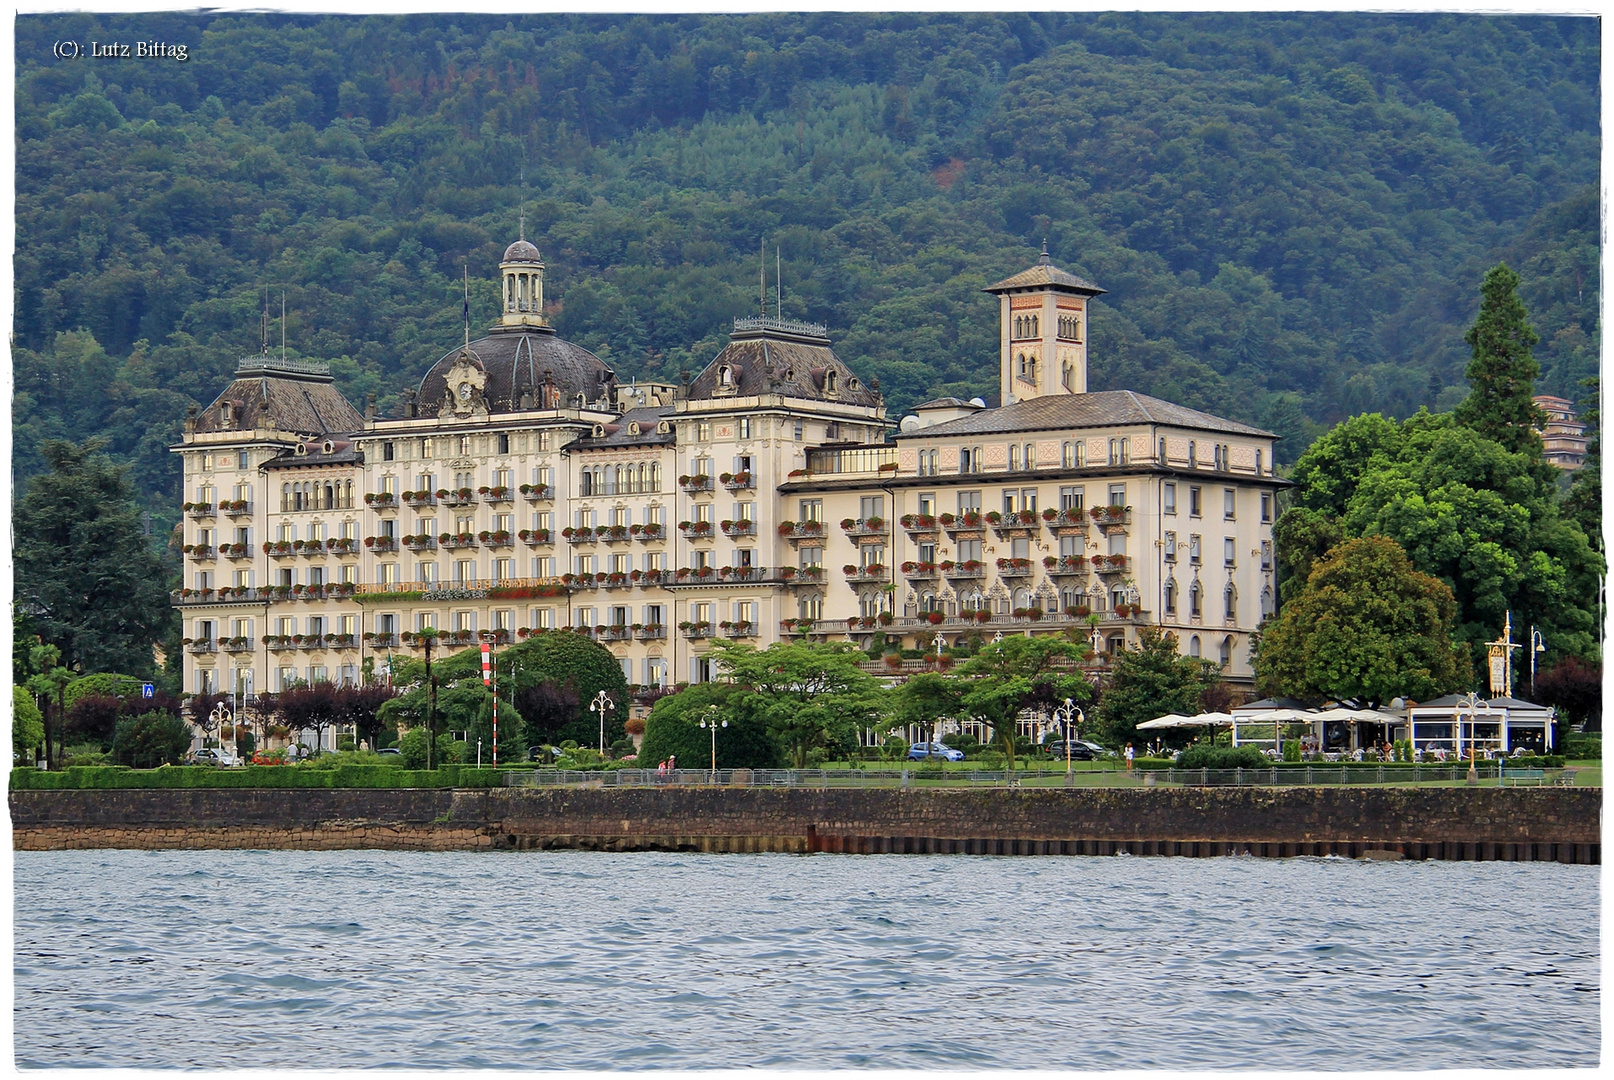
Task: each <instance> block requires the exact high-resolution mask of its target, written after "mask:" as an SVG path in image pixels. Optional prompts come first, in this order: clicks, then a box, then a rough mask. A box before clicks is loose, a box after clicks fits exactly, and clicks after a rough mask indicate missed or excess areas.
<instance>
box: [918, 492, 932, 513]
mask: <svg viewBox="0 0 1614 1080" xmlns="http://www.w3.org/2000/svg"><path fill="white" fill-rule="evenodd" d="M919 513H920V514H922V515H924V516H926V517H935V516H936V494H935V492H921V493H920V495H919Z"/></svg>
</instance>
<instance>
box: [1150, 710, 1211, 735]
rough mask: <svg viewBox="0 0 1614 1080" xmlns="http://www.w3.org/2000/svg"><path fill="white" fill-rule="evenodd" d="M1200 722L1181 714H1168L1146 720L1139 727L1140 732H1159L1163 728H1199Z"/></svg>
mask: <svg viewBox="0 0 1614 1080" xmlns="http://www.w3.org/2000/svg"><path fill="white" fill-rule="evenodd" d="M1198 726H1199V721H1198V720H1195V719H1194V718H1193V717H1191V716H1184V715H1182V714H1181V713H1174V712H1168V713H1167V714H1166V715H1164V716H1157V717H1155V718H1154V719H1153V720H1145V721H1144V722H1143V723H1141V724H1139V725H1138V730H1139V731H1159V730H1161V729H1163V728H1179V727H1198Z"/></svg>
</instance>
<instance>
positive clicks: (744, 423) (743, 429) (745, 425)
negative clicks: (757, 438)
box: [739, 416, 751, 439]
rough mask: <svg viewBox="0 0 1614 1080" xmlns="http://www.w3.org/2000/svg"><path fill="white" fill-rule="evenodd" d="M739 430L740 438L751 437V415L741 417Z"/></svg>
mask: <svg viewBox="0 0 1614 1080" xmlns="http://www.w3.org/2000/svg"><path fill="white" fill-rule="evenodd" d="M739 431H740V438H742V439H749V438H750V437H751V418H750V417H749V416H742V417H740V420H739Z"/></svg>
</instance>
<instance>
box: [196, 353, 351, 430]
mask: <svg viewBox="0 0 1614 1080" xmlns="http://www.w3.org/2000/svg"><path fill="white" fill-rule="evenodd" d="M226 405H228V406H229V419H228V420H226V419H225V406H226ZM363 426H364V417H363V416H361V415H359V411H358V410H357V409H355V408H354V407H353V406H352V405H351V404H349V402H348V400H347V399H346V398H344V397H343V396H342V393H341V391H339V390H338V389H337V388H336V384H335V382H334V381H333V380H332V379H331V370H330V367H329V366H328V365H326V364H324V363H322V362H320V361H317V360H290V359H285V360H283V359H281V358H279V357H276V356H272V355H263V356H251V357H247V358H246V359H244V360H242V361H241V363H240V365H239V366H238V367H237V368H236V372H235V381H233V382H232V383H230V385H229V386H227V387H225V388H224V390H223V392H222V393H220V394H219V396H218V397H216V398H214V399H213V403H212V404H211V405H209V406H208V407H207V408H206V409H204V410H202V412H201V414H200V415H199V416H197V418H196V430H197V431H199V432H207V431H252V430H255V429H257V428H268V429H270V430H273V431H295V432H299V433H302V434H308V435H330V434H339V433H346V432H350V431H358V430H359V429H360V428H362V427H363Z"/></svg>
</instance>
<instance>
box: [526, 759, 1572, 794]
mask: <svg viewBox="0 0 1614 1080" xmlns="http://www.w3.org/2000/svg"><path fill="white" fill-rule="evenodd" d="M1061 766H1062V763H1060V762H1053V763H1052V764H1050V763H1047V762H1044V763H1042V767H1041V768H1040V769H1016V770H1014V771H1012V772H1011V771H1009V770H1007V769H970V768H967V767H966V768H961V769H946V770H943V769H940V768H937V767H935V766H926V765H925V764H924V763H923V762H910V763H909V764H908V767H907V768H903V767H901V766H900V765H898V766H895V767H893V766H891V765H884V766H882V767H880V768H875V769H718V770H716V771H715V772H714V771H713V770H711V769H674V770H672V771H670V772H666V773H662V772H658V771H657V770H656V769H603V770H579V769H521V770H516V769H512V770H508V771H506V772H505V775H504V784H505V786H506V787H567V786H587V787H618V788H629V787H701V786H707V787H710V786H712V785H714V784H715V785H717V786H720V787H763V788H778V787H790V788H832V787H835V788H874V787H906V786H910V785H915V784H924V785H925V786H937V785H941V786H952V787H979V786H988V785H989V786H1004V787H1020V788H1031V787H1039V788H1040V787H1046V788H1057V787H1065V786H1073V787H1083V788H1092V787H1160V786H1178V787H1319V786H1327V787H1339V786H1364V785H1378V784H1433V783H1440V784H1452V783H1463V782H1464V781H1466V780H1467V778H1468V766H1467V765H1466V764H1452V765H1418V766H1411V767H1408V766H1393V765H1391V766H1382V765H1349V766H1341V767H1328V768H1323V767H1317V768H1284V767H1282V766H1279V767H1276V768H1269V769H1158V770H1137V771H1133V772H1128V771H1126V770H1124V769H1090V770H1083V771H1078V772H1072V773H1069V774H1067V773H1066V772H1065V771H1064V769H1063V768H1062V767H1061ZM1543 771H1544V773H1545V776H1544V777H1543V780H1544V782H1546V783H1548V784H1554V783H1562V782H1566V781H1567V778H1566V777H1565V776H1564V770H1562V769H1546V770H1543ZM1476 774H1477V777H1478V779H1479V780H1480V782H1482V783H1483V782H1486V781H1489V782H1490V783H1491V784H1492V785H1495V784H1496V783H1497V780H1498V777H1497V772H1496V763H1495V762H1487V763H1481V764H1479V765H1477V767H1476Z"/></svg>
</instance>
